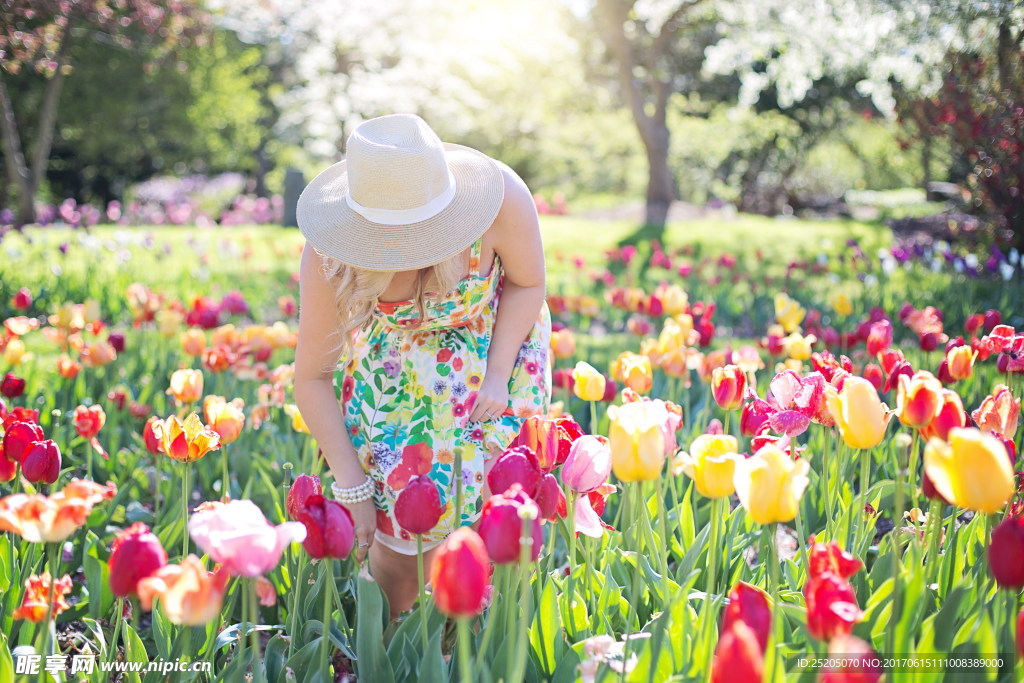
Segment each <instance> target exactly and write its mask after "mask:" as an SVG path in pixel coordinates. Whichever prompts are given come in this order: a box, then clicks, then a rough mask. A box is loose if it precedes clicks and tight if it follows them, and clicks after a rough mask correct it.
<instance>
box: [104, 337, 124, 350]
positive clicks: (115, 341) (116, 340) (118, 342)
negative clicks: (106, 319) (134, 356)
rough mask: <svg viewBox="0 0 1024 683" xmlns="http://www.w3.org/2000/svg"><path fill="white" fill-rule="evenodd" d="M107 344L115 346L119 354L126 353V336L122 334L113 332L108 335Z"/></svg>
mask: <svg viewBox="0 0 1024 683" xmlns="http://www.w3.org/2000/svg"><path fill="white" fill-rule="evenodd" d="M107 343H108V344H110V345H111V346H113V347H114V351H116V352H117V353H121V352H122V351H124V335H123V334H121V333H120V332H111V333H110V334H109V335H107Z"/></svg>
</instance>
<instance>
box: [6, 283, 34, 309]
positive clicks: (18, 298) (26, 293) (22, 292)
mask: <svg viewBox="0 0 1024 683" xmlns="http://www.w3.org/2000/svg"><path fill="white" fill-rule="evenodd" d="M11 306H13V307H14V308H17V309H18V310H19V311H24V310H25V309H27V308H30V307H31V306H32V292H31V290H29V289H28V288H27V287H22V288H21V289H19V290H18V291H17V292H15V293H14V296H13V297H11Z"/></svg>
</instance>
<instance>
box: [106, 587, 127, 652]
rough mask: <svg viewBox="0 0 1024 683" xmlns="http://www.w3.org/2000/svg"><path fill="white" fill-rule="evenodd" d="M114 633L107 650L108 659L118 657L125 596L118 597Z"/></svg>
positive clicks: (115, 606) (115, 607) (115, 608)
mask: <svg viewBox="0 0 1024 683" xmlns="http://www.w3.org/2000/svg"><path fill="white" fill-rule="evenodd" d="M114 610H115V612H114V635H113V636H111V638H110V649H109V650H107V661H108V662H113V661H114V660H116V659H117V641H118V639H119V638H120V637H121V623H122V622H123V621H124V598H118V599H117V602H116V603H115V605H114Z"/></svg>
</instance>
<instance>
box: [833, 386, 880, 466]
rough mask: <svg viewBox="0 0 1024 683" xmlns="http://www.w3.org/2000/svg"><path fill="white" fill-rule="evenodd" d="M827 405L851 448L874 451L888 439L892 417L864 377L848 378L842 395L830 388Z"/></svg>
mask: <svg viewBox="0 0 1024 683" xmlns="http://www.w3.org/2000/svg"><path fill="white" fill-rule="evenodd" d="M825 401H826V402H827V405H828V410H829V412H830V413H831V414H832V417H833V418H834V419H835V421H836V426H837V427H839V433H840V434H841V435H842V437H843V441H844V442H845V443H846V445H847V446H850V447H851V448H874V447H875V446H877V445H878V444H880V443H881V442H882V439H884V438H885V430H886V427H887V426H888V425H889V420H890V418H891V417H892V416H891V414H890V413H889V411H888V410H887V409H886V406H885V404H884V403H882V402H881V400H879V398H878V392H876V391H875V388H874V387H873V386H871V382H869V381H867V380H866V379H864V378H862V377H853V376H850V377H846V378H844V380H843V388H842V389H841V390H839V391H836V390H835V389H834V388H832V387H831V386H830V385H829V386H826V387H825Z"/></svg>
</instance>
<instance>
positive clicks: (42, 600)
mask: <svg viewBox="0 0 1024 683" xmlns="http://www.w3.org/2000/svg"><path fill="white" fill-rule="evenodd" d="M51 582H52V579H51V578H50V572H43V573H42V574H33V575H32V576H30V577H28V578H27V579H25V595H24V596H23V597H22V598H21V607H19V608H18V609H16V610H14V614H12V615H11V616H12V617H14V618H15V619H24V620H26V621H31V622H32V623H34V624H38V623H39V622H41V621H43V620H44V619H46V612H47V603H48V602H49V600H50V583H51ZM70 593H71V577H70V576H68V575H67V574H65V575H64V576H62V577H60V578H59V579H57V582H56V583H54V584H53V614H51V615H50V618H51V619H54V618H56V617H57V615H58V614H60V613H61V612H63V611H65V610H67V609H69V608H70V607H71V606H70V605H68V603H67V600H65V599H64V598H65V597H66V596H67V595H69V594H70Z"/></svg>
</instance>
